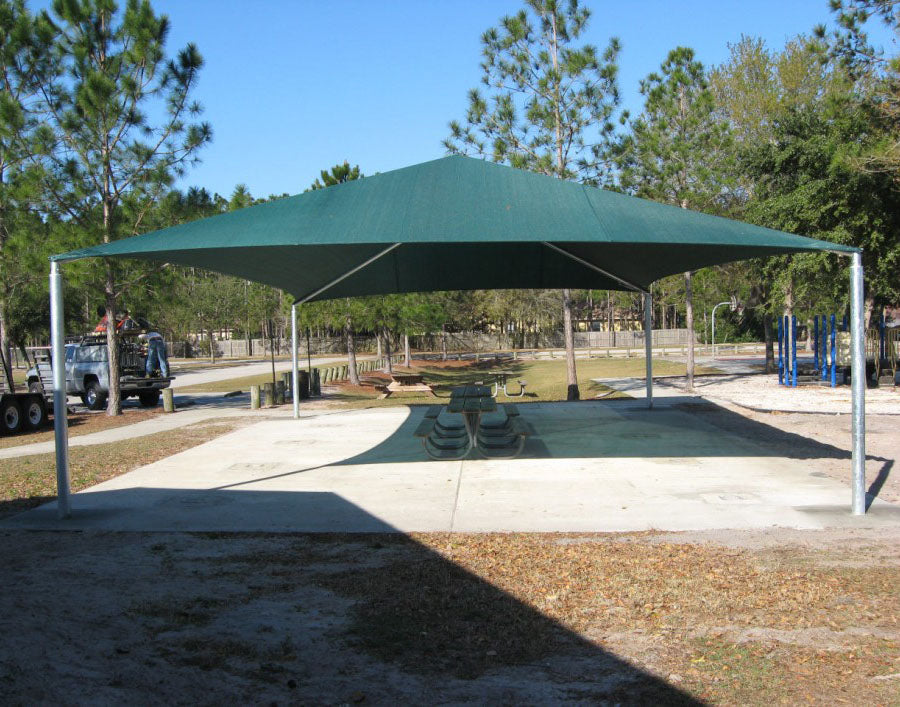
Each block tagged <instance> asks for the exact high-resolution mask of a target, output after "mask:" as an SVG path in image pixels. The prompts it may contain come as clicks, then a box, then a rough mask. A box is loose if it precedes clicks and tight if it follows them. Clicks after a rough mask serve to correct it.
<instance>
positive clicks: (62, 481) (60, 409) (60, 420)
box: [50, 261, 72, 518]
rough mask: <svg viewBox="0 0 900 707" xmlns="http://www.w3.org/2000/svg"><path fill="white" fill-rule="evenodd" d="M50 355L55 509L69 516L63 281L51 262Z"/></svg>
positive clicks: (62, 516) (62, 514) (61, 514)
mask: <svg viewBox="0 0 900 707" xmlns="http://www.w3.org/2000/svg"><path fill="white" fill-rule="evenodd" d="M50 354H51V362H52V364H53V431H54V436H55V441H56V497H57V500H56V508H57V513H58V514H59V517H60V518H68V517H69V516H70V515H71V513H72V511H71V507H70V505H69V491H70V489H69V424H68V420H67V419H66V413H67V410H66V341H65V312H64V310H63V282H62V275H60V273H59V265H58V264H57V263H56V262H55V261H54V262H51V263H50Z"/></svg>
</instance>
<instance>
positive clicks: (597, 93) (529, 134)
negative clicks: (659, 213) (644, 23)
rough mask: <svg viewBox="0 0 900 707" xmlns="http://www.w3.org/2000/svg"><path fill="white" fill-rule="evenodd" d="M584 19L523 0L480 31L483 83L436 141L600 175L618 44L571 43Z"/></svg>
mask: <svg viewBox="0 0 900 707" xmlns="http://www.w3.org/2000/svg"><path fill="white" fill-rule="evenodd" d="M589 19H590V11H589V10H588V9H587V8H585V7H581V6H580V5H579V3H578V0H570V1H569V2H566V3H563V2H558V1H557V0H526V2H525V9H523V10H521V11H520V12H518V13H517V14H515V15H512V16H509V17H504V18H503V19H502V20H501V21H500V25H499V26H498V27H492V28H491V29H489V30H487V31H486V32H485V33H484V34H483V35H482V38H481V44H482V54H483V56H484V61H483V62H482V64H481V67H482V69H483V71H484V73H483V76H482V83H483V84H484V86H485V92H484V94H483V93H482V92H481V91H479V90H478V89H472V90H471V91H470V92H469V107H468V110H467V111H466V120H465V123H464V124H463V123H459V122H457V121H451V123H450V137H449V138H448V139H446V140H445V141H444V146H445V147H446V148H447V150H448V151H449V152H451V153H463V154H474V155H479V156H481V157H485V158H490V159H492V160H493V161H495V162H503V163H507V164H510V165H512V166H513V167H518V168H521V169H529V170H533V171H535V172H542V173H544V174H549V175H552V176H554V177H558V178H559V179H582V180H585V181H590V182H592V183H598V182H606V181H608V179H609V175H610V162H609V160H608V147H609V144H610V140H611V138H612V136H613V134H614V123H613V119H614V116H615V113H616V110H617V108H618V106H619V91H618V86H617V80H616V77H617V74H618V66H617V64H616V60H617V58H618V55H619V42H618V40H617V39H615V38H613V39H611V40H610V42H609V45H608V46H607V48H606V49H605V50H604V51H602V52H600V51H599V50H598V49H597V48H596V47H595V46H593V45H591V44H584V45H582V46H576V45H575V43H576V41H577V40H578V38H579V37H580V36H581V35H582V33H583V32H584V29H585V27H586V26H587V23H588V20H589ZM562 304H563V322H564V328H565V337H566V339H565V340H566V370H567V383H568V398H569V399H570V400H577V399H578V398H579V390H578V378H577V375H576V371H575V345H574V337H573V333H572V328H571V321H572V307H571V295H570V293H569V291H568V290H563V292H562Z"/></svg>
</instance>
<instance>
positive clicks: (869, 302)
mask: <svg viewBox="0 0 900 707" xmlns="http://www.w3.org/2000/svg"><path fill="white" fill-rule="evenodd" d="M863 302H864V307H865V309H864V310H863V311H864V317H863V327H864V328H865V329H866V330H868V328H869V327H870V326H872V316H873V315H874V314H875V298H874V297H872V295H869V294H867V295H865V298H864V299H863Z"/></svg>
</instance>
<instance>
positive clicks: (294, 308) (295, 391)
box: [291, 302, 300, 420]
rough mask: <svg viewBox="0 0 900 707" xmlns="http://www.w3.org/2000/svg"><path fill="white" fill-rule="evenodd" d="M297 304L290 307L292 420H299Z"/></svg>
mask: <svg viewBox="0 0 900 707" xmlns="http://www.w3.org/2000/svg"><path fill="white" fill-rule="evenodd" d="M297 366H298V363H297V303H296V302H294V304H292V305H291V391H292V392H293V394H294V396H293V397H294V419H295V420H297V419H299V418H300V390H299V387H300V372H299V371H298V370H297Z"/></svg>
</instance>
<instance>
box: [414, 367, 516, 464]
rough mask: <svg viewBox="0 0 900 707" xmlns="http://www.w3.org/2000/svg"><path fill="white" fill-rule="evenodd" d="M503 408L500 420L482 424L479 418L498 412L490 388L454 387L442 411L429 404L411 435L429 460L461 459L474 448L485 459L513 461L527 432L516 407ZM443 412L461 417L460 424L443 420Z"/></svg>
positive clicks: (475, 386) (480, 386)
mask: <svg viewBox="0 0 900 707" xmlns="http://www.w3.org/2000/svg"><path fill="white" fill-rule="evenodd" d="M502 408H503V412H504V417H503V418H501V419H500V420H495V421H492V422H483V421H482V419H481V418H482V415H484V414H486V413H494V412H497V411H498V405H497V402H496V401H495V400H494V398H493V396H492V395H491V389H490V388H489V387H488V386H485V385H469V386H461V387H458V388H454V389H453V390H452V392H451V395H450V402H449V403H448V404H447V406H446V407H445V408H444V407H442V406H440V405H432V406H431V407H429V408H428V410H426V412H425V417H424V418H423V420H422V422H420V423H419V426H418V427H417V428H416V431H415V432H414V433H413V435H414V436H415V437H418V438H420V439H421V440H422V446H423V447H424V448H425V451H426V453H427V454H428V456H430V457H431V458H432V459H463V458H465V457H466V456H467V455H468V454H469V452H471V451H472V450H473V449H475V450H477V451H478V452H479V453H480V454H481V456H483V457H485V458H487V459H513V458H515V457H517V456H518V455H519V454H521V452H522V449H523V448H524V446H525V440H526V438H527V437H528V436H529V431H528V428H527V426H525V424H524V423H522V422H521V421H520V420H519V410H518V408H517V407H516V406H515V405H513V404H512V403H507V404H505V405H503V406H502ZM442 412H446V413H449V414H451V415H453V414H456V415H461V416H462V423H463V424H461V425H460V424H456V423H452V422H451V423H449V424H448V423H447V422H446V421H442V420H441V419H440V417H441V413H442Z"/></svg>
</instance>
